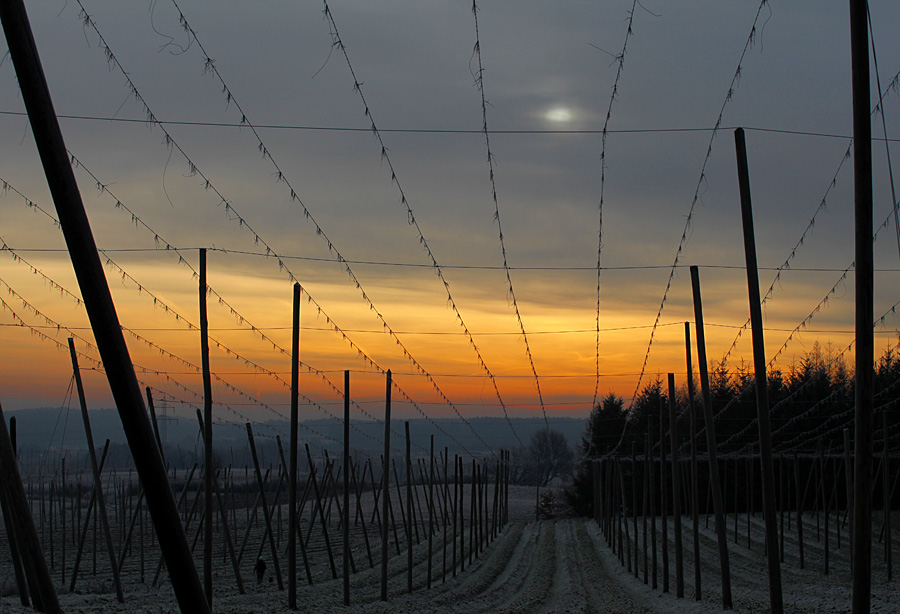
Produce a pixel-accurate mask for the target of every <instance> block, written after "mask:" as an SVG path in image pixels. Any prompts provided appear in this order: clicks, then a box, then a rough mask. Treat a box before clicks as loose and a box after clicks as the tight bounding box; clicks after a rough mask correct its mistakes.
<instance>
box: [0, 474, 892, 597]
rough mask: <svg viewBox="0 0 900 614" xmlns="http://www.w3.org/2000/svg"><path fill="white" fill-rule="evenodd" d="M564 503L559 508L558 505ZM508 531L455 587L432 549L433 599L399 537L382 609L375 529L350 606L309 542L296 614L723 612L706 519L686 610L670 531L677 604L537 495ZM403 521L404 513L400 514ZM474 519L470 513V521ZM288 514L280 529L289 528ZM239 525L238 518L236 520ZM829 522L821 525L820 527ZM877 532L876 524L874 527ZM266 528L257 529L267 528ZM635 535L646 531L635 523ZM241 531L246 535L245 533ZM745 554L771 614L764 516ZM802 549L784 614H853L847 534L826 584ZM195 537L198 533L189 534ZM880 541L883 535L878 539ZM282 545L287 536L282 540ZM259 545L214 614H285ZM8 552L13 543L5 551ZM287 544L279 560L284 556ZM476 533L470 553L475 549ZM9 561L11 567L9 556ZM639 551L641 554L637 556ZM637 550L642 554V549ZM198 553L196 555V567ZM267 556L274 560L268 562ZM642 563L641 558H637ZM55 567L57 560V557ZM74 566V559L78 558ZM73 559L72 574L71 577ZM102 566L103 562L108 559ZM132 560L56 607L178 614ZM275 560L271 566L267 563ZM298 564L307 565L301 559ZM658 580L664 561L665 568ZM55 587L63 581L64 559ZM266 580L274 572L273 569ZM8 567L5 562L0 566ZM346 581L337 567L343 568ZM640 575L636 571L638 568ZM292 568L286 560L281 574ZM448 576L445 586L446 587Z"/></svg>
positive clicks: (788, 581)
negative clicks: (309, 567)
mask: <svg viewBox="0 0 900 614" xmlns="http://www.w3.org/2000/svg"><path fill="white" fill-rule="evenodd" d="M558 498H559V499H561V496H560V497H558ZM510 499H511V500H510V504H511V509H510V524H509V525H508V526H507V527H506V528H505V529H504V531H503V532H502V533H501V534H500V536H499V537H498V538H497V539H496V540H495V541H494V542H493V543H492V544H491V545H490V547H489V548H488V549H487V551H486V552H484V553H482V554H481V555H480V556H479V557H478V558H477V559H476V560H475V561H474V563H473V564H471V565H469V564H467V565H466V569H465V572H462V573H459V572H457V573H456V575H455V576H454V574H453V573H452V572H451V569H450V560H451V555H452V551H451V550H450V549H449V546H448V550H447V558H446V561H447V564H446V567H443V562H444V558H443V557H444V553H443V550H442V549H441V543H442V542H441V538H440V535H437V536H436V537H435V540H434V550H433V552H434V554H433V559H432V564H433V569H434V571H433V574H434V575H433V580H432V582H433V585H432V588H431V589H427V588H426V563H427V542H426V540H425V538H424V537H425V536H424V534H423V535H422V540H421V543H420V544H418V545H416V546H415V548H414V559H415V563H414V565H415V579H414V584H415V586H414V592H413V593H412V594H408V593H407V569H406V551H405V546H404V544H403V537H402V529H401V535H400V547H401V555H400V556H397V555H396V550H395V545H394V543H393V536H392V537H391V548H392V557H391V559H390V565H389V600H388V601H387V602H381V601H380V599H379V597H380V569H379V567H378V565H377V563H378V560H379V556H380V555H379V553H378V544H377V538H376V537H375V535H374V530H373V529H371V528H370V541H371V548H372V552H373V557H374V560H375V563H376V565H375V567H374V568H372V567H370V566H369V563H368V557H367V552H366V547H365V543H364V539H363V535H362V531H361V528H359V527H357V528H356V529H355V530H354V547H353V552H354V558H355V562H356V564H357V566H358V569H359V573H357V574H354V575H353V576H352V577H351V606H350V607H349V608H347V607H345V606H344V605H343V602H342V583H341V580H340V579H338V580H333V579H331V572H330V565H329V564H328V562H327V558H326V557H325V556H324V544H323V540H322V538H321V536H320V535H318V534H317V533H315V532H314V534H313V538H312V539H311V541H310V552H311V557H312V560H313V561H314V564H313V576H314V581H315V582H314V584H313V585H312V586H308V585H307V583H306V579H305V572H304V571H303V567H302V564H299V563H298V578H299V582H300V587H299V589H298V602H299V603H298V605H299V608H300V611H316V612H348V611H350V612H390V613H392V614H393V613H400V612H456V613H466V614H469V613H473V612H542V613H544V612H623V613H624V612H676V613H681V612H700V613H706V612H720V611H722V608H721V592H720V579H719V570H718V555H717V549H716V542H715V535H714V533H713V531H712V524H711V523H710V525H709V528H706V522H705V517H704V518H702V519H701V525H700V526H701V559H702V568H701V571H702V588H703V599H702V601H700V602H697V601H695V600H694V599H693V595H694V585H693V579H694V571H693V569H694V568H693V560H692V555H691V552H692V535H691V531H690V527H691V524H690V519H689V518H688V517H684V518H683V519H682V521H683V527H684V550H685V556H686V561H685V572H684V576H685V598H684V599H676V598H675V564H674V544H673V543H672V533H673V531H672V522H673V521H672V519H670V521H669V522H670V526H669V551H670V592H669V593H667V594H665V593H663V592H662V579H661V578H660V579H659V580H658V588H657V589H653V588H651V587H650V583H649V582H648V584H644V582H643V575H644V574H643V560H642V559H641V561H640V563H641V565H640V566H639V567H638V573H637V577H635V573H634V571H633V568H632V571H628V569H627V567H626V566H622V565H621V564H620V562H619V559H618V557H617V556H616V555H615V554H614V553H613V552H612V551H611V550H610V549H609V548H608V546H607V544H606V540H605V538H604V536H603V535H602V534H601V533H600V530H599V528H598V527H597V526H596V525H595V524H594V523H593V521H590V520H586V519H580V518H556V519H552V520H541V521H536V520H535V518H534V502H535V492H534V490H533V489H530V488H520V487H512V488H511V491H510ZM395 513H397V509H396V508H395ZM467 514H468V512H467ZM285 516H286V514H284V515H283V520H282V521H283V522H286V517H285ZM239 518H240V517H239ZM820 522H821V519H820ZM876 523H877V524H876V527H877V528H878V529H880V519H879V518H876ZM261 526H262V524H260V527H261ZM638 526H639V531H638V533H639V535H640V533H641V531H640V526H641V524H640V519H639V523H638ZM241 528H242V527H241ZM830 528H831V532H830V534H829V537H830V545H831V548H832V549H834V547H835V545H836V544H837V533H836V527H835V524H834V521H833V519H832V521H831V525H830ZM738 529H739V537H738V542H737V543H735V540H734V532H733V531H734V525H733V516H729V551H730V554H731V557H730V558H731V565H732V578H733V579H732V590H733V597H734V606H735V609H734V611H736V612H746V613H751V612H753V613H755V612H766V611H768V603H769V598H768V585H767V575H766V560H765V557H764V552H763V547H762V543H761V541H760V540H761V538H762V535H763V531H762V519H761V517H760V516H759V515H757V516H756V517H754V518H752V519H751V541H750V544H749V546H750V547H749V548H748V541H747V521H746V516H743V517H740V518H739V524H738ZM334 531H335V535H334V536H333V546H334V547H335V550H336V553H337V552H339V551H340V547H339V539H340V538H339V535H337V529H336V527H334ZM804 531H805V543H806V569H804V570H801V569H800V568H799V559H798V550H797V543H796V525H795V524H794V525H792V527H791V530H790V531H786V532H785V535H786V542H785V564H784V566H783V584H784V596H785V599H784V601H785V610H786V611H787V612H794V613H800V612H803V613H807V612H847V611H849V610H850V572H849V564H848V560H847V552H848V547H847V535H846V528H844V529H843V530H842V535H841V537H842V542H841V546H842V547H841V550H840V551H838V552H835V551H833V550H832V552H831V553H830V557H829V565H830V569H829V574H827V575H826V574H825V573H824V568H823V563H824V549H823V544H824V540H822V539H821V537H823V536H824V534H820V540H819V541H817V540H816V519H815V517H814V516H809V515H808V516H806V517H805V518H804ZM189 533H190V531H189ZM877 535H878V531H877V530H876V537H877ZM285 536H286V530H285V531H284V532H283V535H282V540H284V538H285ZM657 537H658V543H661V533H660V527H659V526H657ZM261 538H262V534H261V532H256V530H254V533H253V534H252V536H251V539H250V542H249V546H248V554H245V556H244V559H243V562H242V564H241V568H242V575H243V577H244V583H245V588H246V593H245V594H243V595H241V594H239V593H238V590H237V587H236V583H235V581H234V577H233V572H232V571H231V566H230V563H228V562H227V559H226V558H225V557H224V556H223V554H224V551H223V550H222V548H221V546H220V544H217V545H216V553H217V554H216V557H215V558H216V580H217V581H216V589H215V596H214V611H216V612H223V613H225V612H227V613H242V614H250V613H263V612H289V611H290V610H289V609H288V607H287V591H286V590H279V589H278V588H277V584H276V583H275V582H274V581H272V582H269V581H268V579H267V581H265V582H264V583H263V584H262V585H260V586H258V585H256V583H255V579H253V578H252V573H251V569H252V566H253V561H254V558H255V553H256V551H257V549H258V548H259V543H260V540H261ZM4 542H5V539H4ZM283 543H284V542H283V541H282V550H283ZM468 543H469V541H468V531H467V534H466V547H467V548H468ZM0 547H2V548H3V552H2V553H0V554H2V556H3V558H4V559H5V558H6V556H7V555H6V544H5V543H3V544H0ZM632 547H633V546H632ZM639 550H640V549H639ZM200 551H201V549H200V548H198V550H197V551H196V553H197V558H198V565H199V559H200V554H199V553H200ZM267 551H268V549H267V548H266V552H267ZM873 551H874V557H873V559H874V569H875V570H874V577H873V587H872V588H873V608H872V611H874V612H895V611H900V590H898V580H894V581H892V582H890V583H888V582H887V579H886V568H885V566H884V563H883V555H882V553H883V547H882V546H881V545H879V544H877V543H876V545H875V547H874V549H873ZM642 556H643V555H642V554H641V557H642ZM57 557H59V553H57ZM69 557H71V558H74V555H73V554H71V553H70V554H69ZM71 558H70V562H69V565H70V566H71ZM101 558H102V556H101ZM136 558H137V557H136V556H134V555H133V556H131V557H130V558H129V560H128V563H127V564H126V568H125V572H124V576H123V584H124V589H125V603H124V604H119V603H117V601H116V598H115V594H114V592H113V590H112V582H111V581H110V580H109V578H108V577H107V575H108V573H107V572H106V571H105V570H106V569H107V567H106V566H104V565H103V564H102V562H101V563H98V573H97V575H92V574H91V572H90V560H88V563H87V565H85V563H84V562H83V563H82V571H81V575H80V577H79V582H78V587H77V590H76V592H71V593H70V592H68V591H67V589H65V588H63V587H60V588H59V590H60V593H59V597H60V602H61V605H62V608H63V611H65V612H69V613H75V614H77V613H87V612H123V613H126V612H127V613H147V614H151V613H152V614H161V613H164V612H177V611H178V607H177V604H176V601H175V598H174V595H173V593H172V591H171V588H169V586H168V584H167V583H166V582H165V580H164V581H163V582H162V583H161V584H162V586H161V587H157V588H154V587H151V586H150V579H151V578H152V570H153V566H154V561H151V559H152V558H153V557H149V556H148V557H147V560H148V562H147V563H146V564H145V567H146V570H145V574H146V576H145V580H146V582H145V583H143V584H142V583H141V582H140V571H139V565H138V564H137V561H136ZM267 558H268V557H267ZM298 560H299V555H298ZM659 560H660V563H659V564H660V569H661V568H662V562H661V561H662V558H661V556H660V558H659ZM56 562H57V570H56V571H55V572H54V577H55V578H56V579H57V582H58V581H59V576H60V573H59V559H58V558H57V561H56ZM269 562H270V565H269V572H268V573H267V576H271V575H272V572H273V569H272V565H271V561H269ZM4 565H5V562H4ZM337 565H338V573H339V574H340V560H338V561H337ZM632 565H634V561H633V560H632ZM285 567H286V560H285V559H284V558H282V572H285V569H284V568H285ZM442 568H443V569H446V578H443V577H442ZM3 580H4V584H5V585H7V586H8V585H9V584H10V582H11V581H12V576H11V574H10V573H9V572H8V569H6V568H4V569H3ZM30 611H32V610H30V609H27V608H23V607H22V606H21V604H20V603H19V600H18V597H16V596H15V595H8V594H7V595H5V596H3V597H2V598H0V612H9V613H19V612H23V613H24V612H30Z"/></svg>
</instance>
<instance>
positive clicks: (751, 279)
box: [734, 128, 784, 614]
mask: <svg viewBox="0 0 900 614" xmlns="http://www.w3.org/2000/svg"><path fill="white" fill-rule="evenodd" d="M734 144H735V149H736V150H737V167H738V186H739V188H740V193H741V220H742V222H743V227H744V256H745V259H746V263H747V290H748V293H749V297H750V328H751V332H752V334H753V367H754V371H755V373H756V424H757V426H758V427H759V463H760V469H761V471H760V473H761V474H762V476H761V478H762V498H763V517H764V519H765V526H766V559H767V560H768V564H769V604H770V605H769V607H770V608H771V611H772V614H781V613H782V612H784V599H783V597H782V591H781V561H780V560H779V558H778V519H777V517H776V515H775V464H774V462H773V461H772V429H771V427H770V425H769V389H768V379H767V375H766V351H765V342H764V339H763V325H762V305H761V304H760V302H761V299H760V296H759V271H758V270H757V264H756V236H755V233H754V231H753V206H752V203H751V198H750V169H749V164H748V163H747V144H746V141H745V139H744V130H743V129H742V128H738V129H737V130H735V131H734ZM752 462H753V461H752V459H751V463H752ZM751 466H752V465H751ZM751 492H752V484H751ZM748 526H749V524H748Z"/></svg>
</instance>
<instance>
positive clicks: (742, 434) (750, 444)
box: [568, 343, 900, 513]
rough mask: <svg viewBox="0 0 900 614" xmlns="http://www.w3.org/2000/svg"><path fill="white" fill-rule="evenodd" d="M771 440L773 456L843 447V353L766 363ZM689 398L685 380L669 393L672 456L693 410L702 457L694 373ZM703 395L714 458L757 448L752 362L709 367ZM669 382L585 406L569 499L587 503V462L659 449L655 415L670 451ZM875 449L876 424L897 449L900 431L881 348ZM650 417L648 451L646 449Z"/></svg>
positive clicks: (895, 373) (686, 445)
mask: <svg viewBox="0 0 900 614" xmlns="http://www.w3.org/2000/svg"><path fill="white" fill-rule="evenodd" d="M767 380H768V381H767V384H768V396H769V416H770V421H771V430H772V445H773V450H774V452H775V454H776V455H779V454H791V455H792V454H794V453H797V454H799V455H801V456H812V455H815V454H818V453H819V450H820V447H821V450H822V451H823V452H824V453H825V454H839V453H842V451H843V442H844V430H845V429H847V430H849V435H850V437H851V440H852V438H853V418H854V404H855V402H854V374H853V371H852V369H851V368H850V367H849V366H848V364H847V360H846V359H845V356H844V354H842V353H838V352H836V351H834V350H833V348H831V347H830V346H825V347H822V346H821V345H819V344H818V343H816V344H814V345H813V347H812V349H811V350H810V351H809V352H807V353H806V354H805V355H803V356H802V357H801V358H800V359H799V360H798V361H797V362H796V363H795V364H793V365H791V367H790V368H789V369H788V370H787V371H786V372H785V371H782V370H778V369H771V370H770V371H769V372H768V374H767ZM693 383H694V392H693V404H692V405H691V403H689V400H688V398H689V395H688V386H687V382H686V381H684V376H682V381H681V382H679V383H678V386H677V390H676V391H675V394H674V397H675V406H676V429H677V434H678V441H679V442H680V443H679V451H678V453H679V457H680V458H681V459H682V460H684V459H686V458H687V457H688V456H689V454H690V433H691V428H690V418H691V413H692V412H691V411H689V410H690V409H692V410H693V414H694V420H695V424H696V429H697V432H698V436H697V440H696V442H695V445H696V449H697V454H698V457H700V458H702V459H703V461H704V463H705V459H706V450H707V444H706V442H707V440H706V433H705V430H704V427H705V424H706V423H705V420H704V418H703V406H702V396H701V391H700V378H699V376H698V374H697V373H695V374H694V377H693ZM709 384H710V397H711V401H712V413H713V416H714V424H715V436H716V442H717V443H716V451H717V454H718V455H719V457H720V458H725V459H728V458H740V457H750V456H753V455H754V454H758V453H759V430H758V425H757V423H756V416H757V407H756V387H755V377H754V373H753V369H752V364H745V363H741V364H737V365H729V364H727V363H725V362H724V361H722V362H719V363H714V364H713V365H711V368H710V371H709ZM668 397H669V390H668V384H667V382H665V381H664V380H663V377H662V375H661V374H658V375H657V376H656V378H655V379H653V380H651V381H650V382H648V383H647V384H646V385H645V386H644V387H643V388H642V389H641V390H640V392H639V394H638V395H637V397H636V398H635V399H634V402H633V403H632V404H631V406H630V407H628V406H626V402H625V400H624V399H623V398H622V397H619V396H617V395H615V394H613V393H610V394H608V395H606V396H605V397H604V398H603V399H602V400H600V402H599V403H598V404H597V406H596V407H595V408H594V409H593V410H592V411H591V414H590V416H589V418H588V421H587V425H586V427H585V431H584V434H583V436H582V439H581V443H580V445H579V446H578V452H579V457H580V460H579V462H578V464H577V466H576V469H575V473H574V480H573V486H572V488H571V489H570V490H569V492H568V495H569V500H570V503H572V504H573V505H574V506H575V508H576V509H577V510H579V511H581V512H583V513H584V512H586V511H587V508H588V507H589V504H590V489H591V474H590V471H591V469H590V462H591V460H594V459H598V458H602V457H604V456H605V455H607V454H609V453H611V452H615V453H616V454H619V455H622V456H623V457H630V455H631V454H632V451H633V450H634V452H635V453H636V454H637V455H638V456H640V457H643V456H644V455H645V454H646V453H649V454H650V455H651V456H654V455H657V456H658V454H659V443H658V442H659V437H660V420H662V421H663V428H664V433H665V437H666V449H667V454H671V450H669V447H670V444H669V441H670V440H669V424H668V423H669V419H668V411H669V408H668V402H669V399H668ZM875 413H876V422H875V424H876V425H877V432H876V436H875V446H876V451H880V450H881V449H882V446H883V445H884V438H883V432H884V431H883V428H884V421H885V420H886V421H887V431H888V437H889V440H890V441H892V443H891V447H892V449H893V450H894V451H896V450H898V445H897V444H898V443H900V442H895V441H893V440H895V439H896V436H897V435H898V433H900V352H898V351H897V350H896V349H895V348H891V347H888V349H887V350H885V352H884V353H883V354H882V356H881V357H880V358H879V359H878V360H877V361H876V364H875ZM651 421H652V430H651V431H649V432H650V433H651V437H650V446H651V447H650V449H649V450H647V449H646V441H647V434H648V429H650V426H651Z"/></svg>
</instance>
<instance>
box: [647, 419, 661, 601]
mask: <svg viewBox="0 0 900 614" xmlns="http://www.w3.org/2000/svg"><path fill="white" fill-rule="evenodd" d="M652 442H653V416H647V445H646V448H645V449H646V450H647V454H648V455H649V454H650V450H652V449H653V448H652ZM654 464H655V461H654V460H653V459H652V458H651V459H650V464H649V466H648V468H649V471H650V567H651V569H650V576H651V580H650V588H652V589H654V590H655V589H656V588H657V587H658V586H659V584H658V580H657V577H658V573H659V559H658V558H657V554H656V476H655V475H653V465H654Z"/></svg>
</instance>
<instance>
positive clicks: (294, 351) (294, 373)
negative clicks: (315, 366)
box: [288, 283, 312, 610]
mask: <svg viewBox="0 0 900 614" xmlns="http://www.w3.org/2000/svg"><path fill="white" fill-rule="evenodd" d="M292 305H293V309H292V313H291V436H290V443H289V446H290V448H289V451H288V455H289V456H288V463H289V467H288V501H289V507H288V607H289V608H291V609H292V610H296V609H297V471H298V468H297V454H298V451H297V447H298V437H299V434H298V432H297V431H298V429H299V425H300V284H298V283H295V284H294V293H293V300H292ZM310 584H312V582H310Z"/></svg>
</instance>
